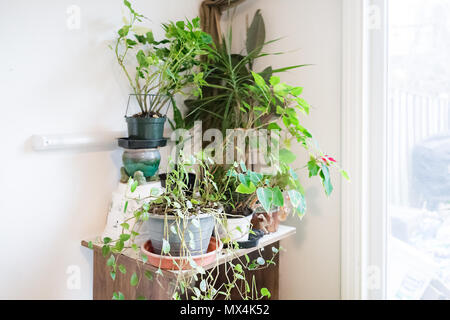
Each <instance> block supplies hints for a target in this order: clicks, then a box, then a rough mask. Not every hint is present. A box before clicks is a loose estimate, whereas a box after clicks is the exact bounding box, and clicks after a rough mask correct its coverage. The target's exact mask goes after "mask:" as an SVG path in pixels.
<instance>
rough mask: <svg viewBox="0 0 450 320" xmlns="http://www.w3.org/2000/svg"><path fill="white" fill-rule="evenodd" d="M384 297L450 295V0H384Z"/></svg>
mask: <svg viewBox="0 0 450 320" xmlns="http://www.w3.org/2000/svg"><path fill="white" fill-rule="evenodd" d="M388 5H389V8H388V11H389V46H388V48H389V49H388V56H389V68H388V70H389V71H388V74H389V80H388V81H389V85H388V108H387V110H388V111H387V124H388V125H387V130H388V139H387V147H388V150H387V157H388V158H387V165H388V178H387V179H388V180H387V182H388V183H387V185H388V193H387V196H388V197H387V199H388V218H389V219H388V223H389V225H388V227H389V228H388V230H389V232H390V235H389V239H388V258H387V263H388V265H387V298H388V299H450V131H449V121H450V100H449V93H450V81H449V80H450V63H449V62H450V59H449V57H450V1H448V0H390V1H388Z"/></svg>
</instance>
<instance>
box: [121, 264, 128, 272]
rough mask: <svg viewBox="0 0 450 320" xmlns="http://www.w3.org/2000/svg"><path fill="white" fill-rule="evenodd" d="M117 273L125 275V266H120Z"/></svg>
mask: <svg viewBox="0 0 450 320" xmlns="http://www.w3.org/2000/svg"><path fill="white" fill-rule="evenodd" d="M119 271H120V272H122V273H123V274H125V273H127V268H125V266H124V265H123V264H120V265H119Z"/></svg>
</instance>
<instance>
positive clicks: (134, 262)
mask: <svg viewBox="0 0 450 320" xmlns="http://www.w3.org/2000/svg"><path fill="white" fill-rule="evenodd" d="M295 231H296V229H295V228H294V227H288V226H283V225H280V226H279V229H278V231H277V232H275V233H272V234H269V235H266V236H264V237H263V238H261V240H260V242H259V245H258V247H254V248H249V249H240V250H238V251H237V252H235V255H234V256H233V257H234V258H237V257H242V256H244V255H245V254H247V255H249V257H250V259H255V258H257V257H259V256H262V257H263V258H270V257H271V256H272V247H275V248H277V249H278V248H279V241H280V240H282V239H284V238H286V237H289V236H291V235H293V234H295ZM89 241H92V243H93V251H94V264H93V265H94V268H93V269H94V270H93V273H94V277H93V279H94V285H93V298H94V300H110V299H111V298H112V296H113V293H114V292H119V291H120V292H122V293H123V294H124V296H125V298H126V299H130V300H133V299H137V298H138V297H141V296H142V297H145V298H146V299H148V300H169V299H172V295H173V293H174V288H175V284H176V279H177V277H180V276H189V274H192V272H194V271H191V270H186V271H183V274H181V272H180V271H165V270H163V271H162V275H161V274H158V275H157V274H155V272H156V271H157V268H155V267H153V266H152V265H150V264H148V263H146V264H144V263H143V261H142V260H141V259H140V258H138V257H139V254H138V253H136V252H134V251H133V250H131V249H129V250H126V251H125V253H124V254H123V255H121V256H120V257H119V258H118V259H119V261H120V263H121V264H123V265H124V266H125V267H126V270H127V273H126V274H125V275H123V274H118V275H117V278H116V280H112V278H111V277H110V275H109V272H110V268H109V267H108V266H107V265H106V258H104V257H103V255H102V252H101V251H102V248H101V245H99V242H98V238H94V239H86V240H83V241H82V242H81V245H82V246H84V247H87V246H88V243H89ZM230 259H232V257H231V256H229V255H227V254H225V253H223V252H222V253H221V254H220V256H219V257H218V263H219V268H218V269H219V272H220V275H219V282H220V281H221V280H222V279H225V278H226V274H225V270H224V263H225V262H226V261H229V260H230ZM274 262H275V263H276V264H275V265H270V266H268V267H267V268H265V269H262V270H256V271H251V272H247V275H246V276H247V277H248V280H251V278H252V277H253V276H254V277H255V279H256V282H257V284H258V287H259V288H263V287H265V288H267V289H268V290H269V291H270V292H271V295H272V297H271V299H273V300H277V299H278V297H279V293H278V287H279V285H278V284H279V274H278V270H279V263H280V261H279V255H277V257H276V259H275V260H274ZM216 266H217V263H214V264H213V265H210V266H207V267H205V269H211V268H214V267H216ZM146 270H148V271H150V272H151V273H152V275H153V278H152V280H148V279H147V278H146V277H145V276H144V273H145V271H146ZM216 270H217V269H216ZM133 272H136V274H138V275H142V278H141V280H140V282H139V283H138V284H137V285H136V286H131V285H130V277H131V275H132V274H133ZM118 273H119V272H118ZM231 298H232V299H239V295H238V294H237V293H236V292H232V295H231Z"/></svg>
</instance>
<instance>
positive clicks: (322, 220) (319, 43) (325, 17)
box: [224, 0, 342, 299]
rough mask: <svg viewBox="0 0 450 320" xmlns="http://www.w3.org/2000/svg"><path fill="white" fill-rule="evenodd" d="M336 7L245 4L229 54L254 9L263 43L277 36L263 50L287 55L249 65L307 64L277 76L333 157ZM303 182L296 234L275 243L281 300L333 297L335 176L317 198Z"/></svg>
mask: <svg viewBox="0 0 450 320" xmlns="http://www.w3.org/2000/svg"><path fill="white" fill-rule="evenodd" d="M341 6H342V4H341V1H339V0H278V1H271V0H255V1H251V0H247V1H246V2H245V3H244V4H243V5H242V6H241V7H240V11H239V12H237V13H236V17H235V20H234V23H233V31H234V32H233V37H234V38H239V39H241V41H242V42H241V43H240V44H239V43H235V44H234V47H235V48H236V49H237V48H244V47H245V43H244V39H245V28H242V27H239V26H240V24H241V23H242V24H245V15H247V14H248V20H249V23H250V22H251V19H252V18H253V15H254V12H255V11H256V9H258V8H259V9H261V13H262V15H263V17H264V21H265V24H266V40H273V39H276V38H280V37H283V39H281V40H280V41H278V42H276V43H274V44H271V45H270V46H269V47H268V48H270V49H271V50H270V49H268V50H266V51H268V52H280V51H283V52H286V54H284V55H277V56H271V57H267V58H264V60H261V63H258V64H257V65H256V70H257V71H261V70H262V69H264V67H266V66H267V65H272V66H273V67H284V66H289V65H297V64H314V66H311V67H306V68H302V69H297V70H295V71H290V72H288V73H284V74H282V76H281V78H282V81H286V82H288V83H290V84H293V85H296V86H297V85H298V86H302V87H304V91H303V92H304V97H305V99H306V100H307V101H308V102H309V103H310V104H311V105H312V109H311V115H310V116H309V117H308V118H304V117H302V121H303V123H304V125H305V127H307V128H308V129H310V131H311V132H312V134H313V136H314V137H315V138H316V139H317V140H318V142H319V145H320V147H321V148H322V150H323V151H324V152H326V153H327V154H330V155H334V156H336V158H337V159H339V158H340V147H341V145H340V129H341V128H340V105H341V104H340V90H341V87H340V84H341V48H342V47H341ZM224 20H226V19H224ZM224 22H225V21H224ZM237 42H239V41H237ZM258 66H260V68H259V69H258ZM298 154H299V158H298V159H297V162H296V164H297V167H298V168H300V167H302V166H303V165H305V164H306V162H307V161H308V160H307V157H306V155H305V154H304V153H302V152H301V151H300V148H299V151H298ZM303 178H304V179H303V181H304V186H305V187H306V195H307V202H308V213H307V215H306V216H305V217H304V219H303V220H302V221H299V219H298V218H292V219H289V222H288V223H289V224H290V225H293V226H296V227H297V234H296V236H295V237H292V238H290V239H287V240H284V241H282V243H281V245H282V246H283V247H284V248H285V249H286V250H287V251H286V252H284V253H282V256H281V265H280V266H281V269H280V297H281V298H284V299H339V298H340V188H339V185H340V177H339V175H338V174H334V175H333V176H332V179H333V182H334V183H333V184H334V187H335V190H334V192H333V194H332V195H331V197H330V198H327V197H326V196H325V195H324V193H323V190H322V186H321V184H320V182H319V180H318V179H314V180H309V179H308V178H307V175H306V172H304V175H303Z"/></svg>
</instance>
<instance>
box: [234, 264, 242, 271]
mask: <svg viewBox="0 0 450 320" xmlns="http://www.w3.org/2000/svg"><path fill="white" fill-rule="evenodd" d="M234 270H236V271H237V272H239V273H242V272H244V270H243V269H242V265H241V264H239V263H238V264H237V265H235V266H234Z"/></svg>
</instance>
